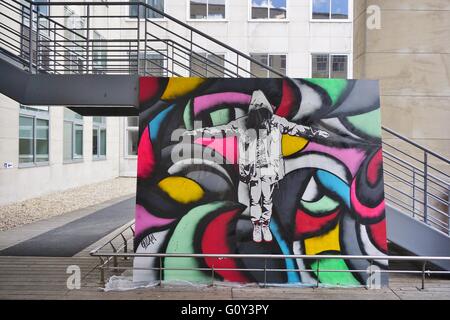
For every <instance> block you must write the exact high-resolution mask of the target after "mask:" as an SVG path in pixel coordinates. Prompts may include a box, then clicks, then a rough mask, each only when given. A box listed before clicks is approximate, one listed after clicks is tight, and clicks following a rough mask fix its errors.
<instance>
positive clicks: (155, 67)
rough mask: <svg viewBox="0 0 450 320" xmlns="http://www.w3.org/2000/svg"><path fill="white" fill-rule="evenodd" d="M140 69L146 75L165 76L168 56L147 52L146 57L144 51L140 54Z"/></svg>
mask: <svg viewBox="0 0 450 320" xmlns="http://www.w3.org/2000/svg"><path fill="white" fill-rule="evenodd" d="M139 56H140V59H139V70H140V71H141V72H143V73H144V74H145V75H149V76H153V77H164V76H165V75H166V73H165V71H166V70H165V69H166V68H165V61H166V57H165V56H164V55H162V54H159V53H147V58H144V53H140V54H139Z"/></svg>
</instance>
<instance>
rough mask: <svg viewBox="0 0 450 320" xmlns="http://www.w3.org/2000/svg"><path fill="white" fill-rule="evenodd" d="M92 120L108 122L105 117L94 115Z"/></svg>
mask: <svg viewBox="0 0 450 320" xmlns="http://www.w3.org/2000/svg"><path fill="white" fill-rule="evenodd" d="M92 121H93V122H95V123H106V119H105V117H92Z"/></svg>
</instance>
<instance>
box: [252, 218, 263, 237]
mask: <svg viewBox="0 0 450 320" xmlns="http://www.w3.org/2000/svg"><path fill="white" fill-rule="evenodd" d="M253 241H255V242H261V241H262V235H261V222H259V221H255V222H253Z"/></svg>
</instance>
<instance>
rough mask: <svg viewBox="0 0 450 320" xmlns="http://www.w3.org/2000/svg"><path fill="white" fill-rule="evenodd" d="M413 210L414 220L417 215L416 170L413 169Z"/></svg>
mask: <svg viewBox="0 0 450 320" xmlns="http://www.w3.org/2000/svg"><path fill="white" fill-rule="evenodd" d="M412 198H413V199H412V200H413V209H412V216H413V218H414V215H415V213H416V169H414V168H413V196H412Z"/></svg>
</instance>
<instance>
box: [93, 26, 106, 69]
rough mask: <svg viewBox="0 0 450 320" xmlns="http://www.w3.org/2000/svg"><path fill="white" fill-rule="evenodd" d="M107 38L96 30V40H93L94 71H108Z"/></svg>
mask: <svg viewBox="0 0 450 320" xmlns="http://www.w3.org/2000/svg"><path fill="white" fill-rule="evenodd" d="M105 43H106V42H105V38H103V37H102V36H101V35H100V34H99V33H98V32H96V31H94V41H93V42H92V70H93V73H96V74H101V73H105V71H106V59H107V57H106V51H107V49H106V46H105Z"/></svg>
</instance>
